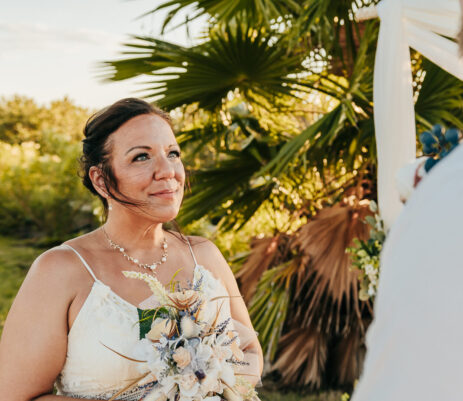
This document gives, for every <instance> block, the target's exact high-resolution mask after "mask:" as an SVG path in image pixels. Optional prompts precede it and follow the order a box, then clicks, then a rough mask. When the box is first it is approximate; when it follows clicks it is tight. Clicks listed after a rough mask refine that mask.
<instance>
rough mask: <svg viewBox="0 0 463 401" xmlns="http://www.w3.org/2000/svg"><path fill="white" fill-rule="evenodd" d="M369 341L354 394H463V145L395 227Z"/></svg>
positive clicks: (372, 400) (428, 400)
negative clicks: (361, 373)
mask: <svg viewBox="0 0 463 401" xmlns="http://www.w3.org/2000/svg"><path fill="white" fill-rule="evenodd" d="M366 342H367V350H368V351H367V356H366V360H365V365H364V373H363V375H362V376H361V378H360V381H359V383H358V385H357V387H356V389H355V391H354V395H353V398H352V400H353V401H450V400H462V399H463V386H462V383H463V145H460V146H459V147H458V148H456V149H455V150H453V152H452V153H451V154H450V155H448V156H447V157H446V158H445V159H444V160H442V161H440V162H439V164H437V165H436V166H435V167H434V168H433V169H432V170H431V171H430V172H429V174H428V175H427V176H425V177H424V179H423V180H422V181H421V182H420V184H419V185H418V187H417V188H416V190H415V192H414V193H413V194H412V195H411V197H410V199H409V200H408V202H407V204H406V206H405V207H404V209H403V211H402V213H401V215H400V216H399V218H398V219H397V221H396V223H395V224H394V225H393V227H392V229H391V231H390V232H389V235H388V238H387V240H386V243H385V246H384V249H383V253H382V257H381V278H380V283H379V289H378V295H377V299H376V304H375V320H374V321H373V323H372V325H371V327H370V329H369V331H368V333H367V340H366Z"/></svg>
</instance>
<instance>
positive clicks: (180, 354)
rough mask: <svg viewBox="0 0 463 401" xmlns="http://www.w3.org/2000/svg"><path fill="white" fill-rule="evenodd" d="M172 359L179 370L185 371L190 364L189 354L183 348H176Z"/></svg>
mask: <svg viewBox="0 0 463 401" xmlns="http://www.w3.org/2000/svg"><path fill="white" fill-rule="evenodd" d="M172 358H173V360H174V361H175V363H176V364H177V366H178V367H179V368H180V369H185V368H186V367H187V366H188V365H189V364H190V362H191V353H190V351H188V350H187V349H186V348H184V347H178V348H177V349H176V350H175V352H174V353H173V355H172Z"/></svg>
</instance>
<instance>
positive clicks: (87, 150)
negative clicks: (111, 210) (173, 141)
mask: <svg viewBox="0 0 463 401" xmlns="http://www.w3.org/2000/svg"><path fill="white" fill-rule="evenodd" d="M143 114H153V115H156V116H159V117H161V118H162V119H163V120H165V121H166V122H167V123H168V124H169V125H171V126H172V124H171V119H170V116H169V114H168V113H167V112H165V111H163V110H161V109H160V108H158V107H156V106H153V105H151V104H150V103H148V102H145V101H144V100H141V99H137V98H126V99H122V100H119V101H117V102H116V103H114V104H112V105H111V106H109V107H106V108H104V109H103V110H100V111H99V112H97V113H95V114H94V115H93V116H91V117H90V118H89V119H88V121H87V124H86V125H85V128H84V135H85V138H84V139H83V141H82V143H83V152H82V156H81V158H80V166H81V178H82V182H83V184H84V185H85V187H87V188H88V190H89V191H90V192H91V193H93V194H95V195H97V196H98V197H99V198H100V200H101V202H102V203H103V207H104V219H105V220H106V218H107V215H108V202H107V200H106V198H104V197H103V196H101V195H100V194H99V193H98V191H96V189H95V187H94V186H93V183H92V181H91V179H90V176H89V171H90V168H91V167H92V166H98V167H99V168H100V169H101V172H102V176H103V179H104V184H105V187H106V191H107V193H108V194H109V195H110V197H111V198H113V199H114V200H116V201H118V202H120V203H123V204H126V205H132V206H141V205H142V203H141V202H139V201H135V200H131V199H129V198H127V197H126V196H125V195H124V194H122V193H121V192H120V191H119V189H118V184H117V180H116V177H115V176H114V173H113V170H112V168H111V163H110V158H111V157H110V156H111V147H110V142H109V141H108V139H109V137H110V136H111V134H112V133H113V132H114V131H116V130H117V129H118V128H119V127H121V126H122V125H123V124H124V123H126V122H127V121H129V120H130V119H132V118H134V117H136V116H139V115H143Z"/></svg>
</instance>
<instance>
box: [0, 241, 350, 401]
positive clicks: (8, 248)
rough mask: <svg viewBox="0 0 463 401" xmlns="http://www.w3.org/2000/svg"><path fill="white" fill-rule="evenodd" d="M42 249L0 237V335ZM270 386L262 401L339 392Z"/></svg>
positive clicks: (314, 398) (299, 400) (330, 400)
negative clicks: (281, 388)
mask: <svg viewBox="0 0 463 401" xmlns="http://www.w3.org/2000/svg"><path fill="white" fill-rule="evenodd" d="M42 252H44V249H43V248H35V247H32V246H31V245H28V244H27V242H25V241H21V240H17V239H10V238H4V237H0V334H1V331H2V329H3V325H4V322H5V319H6V316H7V314H8V310H9V309H10V307H11V304H12V303H13V300H14V297H15V296H16V293H17V292H18V290H19V287H20V286H21V283H22V282H23V280H24V277H25V276H26V273H27V270H28V269H29V267H30V265H31V264H32V262H33V261H34V259H35V258H36V257H37V256H38V255H39V254H41V253H42ZM274 387H275V383H273V384H272V383H269V384H267V383H266V384H265V385H264V387H262V388H261V389H259V396H260V397H261V400H262V401H342V394H341V393H339V392H325V393H321V394H307V395H301V394H299V393H297V392H281V391H277V390H276V389H275V388H274Z"/></svg>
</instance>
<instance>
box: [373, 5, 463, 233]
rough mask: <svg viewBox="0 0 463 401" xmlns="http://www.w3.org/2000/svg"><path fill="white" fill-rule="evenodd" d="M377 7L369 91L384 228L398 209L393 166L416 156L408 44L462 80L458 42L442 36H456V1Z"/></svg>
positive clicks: (400, 205) (399, 207)
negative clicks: (373, 68)
mask: <svg viewBox="0 0 463 401" xmlns="http://www.w3.org/2000/svg"><path fill="white" fill-rule="evenodd" d="M376 8H377V13H378V15H379V17H380V19H381V26H380V32H379V38H378V47H377V51H376V60H375V71H374V92H373V100H374V119H375V131H376V142H377V153H378V202H379V208H380V212H381V216H382V218H383V219H384V222H385V225H386V227H388V228H389V227H390V226H391V225H392V223H393V222H394V220H395V219H396V218H397V216H398V214H399V212H400V210H401V209H402V204H401V202H400V200H399V194H398V191H397V189H396V185H395V177H396V174H397V171H398V170H399V169H400V168H401V167H402V166H404V165H405V164H406V163H408V162H410V161H411V160H413V159H414V158H415V157H416V142H415V138H416V132H415V112H414V103H413V91H412V74H411V65H410V51H409V48H410V47H412V48H414V49H415V50H417V51H418V52H420V53H421V54H422V55H424V56H425V57H426V58H428V59H429V60H431V61H432V62H434V63H435V64H437V65H439V66H440V67H442V68H443V69H445V70H446V71H448V72H449V73H451V74H453V75H455V76H456V77H458V78H460V79H463V62H462V60H461V59H460V58H459V54H458V46H457V44H456V43H454V42H452V41H451V40H449V39H447V38H444V37H443V36H441V35H444V36H447V37H451V38H455V37H456V36H457V33H458V31H459V22H460V5H459V1H458V0H438V1H436V0H383V1H381V2H380V3H379V4H378V5H377V7H376Z"/></svg>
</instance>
